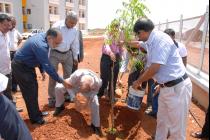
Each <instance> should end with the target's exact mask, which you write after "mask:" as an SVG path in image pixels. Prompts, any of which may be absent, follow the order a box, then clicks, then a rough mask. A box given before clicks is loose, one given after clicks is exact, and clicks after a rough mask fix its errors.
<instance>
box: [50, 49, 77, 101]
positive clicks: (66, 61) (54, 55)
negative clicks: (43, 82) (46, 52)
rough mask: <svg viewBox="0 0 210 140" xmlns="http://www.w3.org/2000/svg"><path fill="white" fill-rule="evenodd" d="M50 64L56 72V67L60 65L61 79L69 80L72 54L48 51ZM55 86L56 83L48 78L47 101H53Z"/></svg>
mask: <svg viewBox="0 0 210 140" xmlns="http://www.w3.org/2000/svg"><path fill="white" fill-rule="evenodd" d="M49 59H50V62H51V64H52V66H53V67H54V68H55V70H56V71H58V65H59V64H62V67H63V78H64V79H66V78H69V77H70V75H71V73H72V68H73V55H72V52H71V51H69V52H67V53H65V54H62V53H59V52H56V51H54V50H51V51H50V56H49ZM55 85H56V81H55V80H53V79H52V78H51V77H50V78H49V84H48V96H49V98H48V100H49V102H50V101H54V100H55Z"/></svg>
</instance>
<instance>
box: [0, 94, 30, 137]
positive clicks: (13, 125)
mask: <svg viewBox="0 0 210 140" xmlns="http://www.w3.org/2000/svg"><path fill="white" fill-rule="evenodd" d="M0 112H1V113H0V138H3V139H4V140H32V137H31V134H30V132H29V130H28V128H27V127H26V125H25V123H24V122H23V120H22V119H21V117H20V115H19V113H18V112H17V111H16V108H15V106H14V105H13V104H12V103H11V102H10V101H9V100H8V99H7V98H6V97H5V96H4V95H3V94H1V93H0Z"/></svg>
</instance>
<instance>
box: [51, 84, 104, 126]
mask: <svg viewBox="0 0 210 140" xmlns="http://www.w3.org/2000/svg"><path fill="white" fill-rule="evenodd" d="M66 92H68V94H69V95H70V96H71V97H72V98H74V97H75V95H76V94H77V90H75V89H68V90H66V89H65V87H64V86H63V84H57V85H56V88H55V96H56V98H55V99H56V104H55V106H56V107H60V106H61V105H62V104H63V103H64V100H65V99H64V94H65V93H66ZM83 95H84V96H85V97H86V98H88V96H86V95H85V94H83ZM89 105H90V109H91V121H92V124H93V125H94V126H96V127H100V114H99V101H98V96H97V95H95V96H93V98H91V99H90V104H89Z"/></svg>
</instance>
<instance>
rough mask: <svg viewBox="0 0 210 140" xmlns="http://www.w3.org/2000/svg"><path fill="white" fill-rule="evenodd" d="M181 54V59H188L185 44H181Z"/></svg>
mask: <svg viewBox="0 0 210 140" xmlns="http://www.w3.org/2000/svg"><path fill="white" fill-rule="evenodd" d="M179 54H180V56H181V57H186V56H187V49H186V47H185V45H184V44H182V43H179Z"/></svg>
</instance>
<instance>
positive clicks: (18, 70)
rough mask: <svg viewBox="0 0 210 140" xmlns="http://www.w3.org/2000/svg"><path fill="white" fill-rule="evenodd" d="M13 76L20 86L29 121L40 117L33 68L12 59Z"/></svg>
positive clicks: (36, 84)
mask: <svg viewBox="0 0 210 140" xmlns="http://www.w3.org/2000/svg"><path fill="white" fill-rule="evenodd" d="M12 69H13V74H14V77H15V79H16V81H17V83H18V85H19V86H20V90H21V92H22V95H23V99H24V101H25V103H26V107H27V111H28V115H29V118H30V120H31V121H38V120H40V119H42V112H41V111H40V109H39V104H38V83H37V79H36V77H37V76H36V72H35V68H30V67H28V66H26V65H25V64H24V63H22V62H19V61H14V60H13V61H12Z"/></svg>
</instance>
